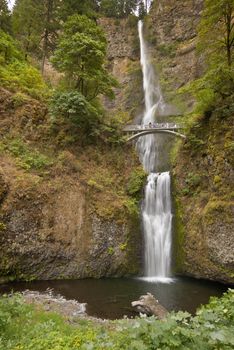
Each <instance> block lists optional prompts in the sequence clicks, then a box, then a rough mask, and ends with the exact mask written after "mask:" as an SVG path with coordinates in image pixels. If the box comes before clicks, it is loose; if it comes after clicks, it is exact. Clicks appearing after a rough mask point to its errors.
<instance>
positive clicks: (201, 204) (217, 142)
mask: <svg viewBox="0 0 234 350" xmlns="http://www.w3.org/2000/svg"><path fill="white" fill-rule="evenodd" d="M232 123H233V116H232V115H229V116H228V117H226V118H225V119H223V118H222V119H220V118H219V117H218V116H217V114H216V113H213V115H212V117H211V118H210V119H209V120H205V119H203V120H200V121H199V127H197V125H196V127H194V128H191V130H190V134H189V137H188V139H187V141H186V142H185V143H184V145H182V146H181V148H180V151H179V153H178V155H177V160H176V162H175V166H174V171H173V172H174V177H175V186H174V195H175V198H176V202H177V203H178V206H177V207H179V211H178V210H177V213H176V215H177V218H176V222H179V223H180V224H179V225H177V227H176V229H177V235H178V237H179V238H178V241H177V245H178V247H179V249H181V248H183V252H184V254H183V255H182V256H181V255H179V256H178V254H177V260H178V264H177V265H178V270H179V271H183V272H184V273H187V274H189V275H193V276H196V277H199V278H209V279H212V280H219V281H223V282H228V283H233V282H234V255H233V251H234V239H233V238H234V237H233V232H234V205H233V204H234V203H233V195H232V193H231V188H230V186H231V183H232V181H233V164H234V162H233V154H232V153H231V152H229V148H227V147H226V146H225V145H226V144H227V140H230V133H231V132H232ZM196 138H199V139H200V140H201V141H202V142H201V143H199V145H198V144H196V145H194V142H193V141H194V139H196ZM181 242H182V244H181ZM181 258H182V259H181Z"/></svg>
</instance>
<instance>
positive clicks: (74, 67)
mask: <svg viewBox="0 0 234 350" xmlns="http://www.w3.org/2000/svg"><path fill="white" fill-rule="evenodd" d="M106 47H107V42H106V38H105V35H104V32H103V30H102V29H101V28H100V27H99V26H98V25H97V24H96V23H95V22H94V21H92V20H90V19H89V18H87V17H86V16H80V15H74V16H71V17H70V18H69V19H68V21H67V22H66V23H65V25H64V28H63V34H62V35H61V38H60V40H59V43H58V46H57V49H56V51H55V53H54V57H53V59H52V62H53V64H54V66H55V67H56V68H57V69H58V70H59V71H60V72H63V73H65V75H66V77H67V81H69V84H70V87H71V88H73V89H76V90H78V91H79V92H80V93H81V94H82V95H84V96H85V98H87V99H88V100H92V99H94V98H95V97H96V96H98V95H99V94H104V95H108V96H110V97H111V96H113V92H112V86H113V85H115V80H114V79H113V78H112V77H111V76H110V75H109V73H108V71H107V70H106V68H105V67H104V64H105V58H106Z"/></svg>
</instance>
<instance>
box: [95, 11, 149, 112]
mask: <svg viewBox="0 0 234 350" xmlns="http://www.w3.org/2000/svg"><path fill="white" fill-rule="evenodd" d="M99 22H100V25H101V26H102V27H103V29H104V31H105V33H106V37H107V42H108V52H107V55H108V68H109V70H110V71H111V72H112V74H113V75H114V76H115V77H116V78H117V80H118V82H119V87H118V88H116V89H115V95H116V98H115V100H113V101H109V100H108V99H105V100H104V103H105V106H106V108H107V109H108V110H110V111H116V112H121V111H122V112H126V111H127V112H128V113H130V115H131V117H136V116H137V114H138V113H139V111H141V109H142V102H143V95H142V88H141V86H142V74H141V67H140V62H139V57H140V56H139V54H140V52H139V40H138V33H137V21H136V20H135V19H134V18H133V20H131V18H130V19H121V20H117V19H113V18H101V19H100V20H99Z"/></svg>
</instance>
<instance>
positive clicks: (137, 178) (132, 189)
mask: <svg viewBox="0 0 234 350" xmlns="http://www.w3.org/2000/svg"><path fill="white" fill-rule="evenodd" d="M146 176H147V174H146V173H145V171H144V170H143V168H142V167H139V168H137V169H134V170H133V172H132V173H131V174H130V177H129V179H128V182H127V193H128V194H129V195H130V196H132V197H136V198H137V199H140V196H141V191H142V188H143V185H144V182H145V179H146Z"/></svg>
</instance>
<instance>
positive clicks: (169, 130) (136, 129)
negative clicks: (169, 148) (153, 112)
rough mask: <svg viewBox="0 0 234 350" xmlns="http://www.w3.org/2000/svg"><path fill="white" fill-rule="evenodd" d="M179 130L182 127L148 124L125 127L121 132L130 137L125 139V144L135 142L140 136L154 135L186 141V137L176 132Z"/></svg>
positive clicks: (166, 124) (168, 124)
mask: <svg viewBox="0 0 234 350" xmlns="http://www.w3.org/2000/svg"><path fill="white" fill-rule="evenodd" d="M181 129H183V126H182V125H179V124H175V123H150V124H148V125H127V126H126V127H125V128H124V129H123V132H126V133H128V134H129V135H131V136H130V137H129V138H128V139H127V142H129V141H133V140H136V139H138V138H139V137H141V136H145V135H148V134H156V133H161V134H170V135H174V136H177V137H181V138H183V139H186V136H185V135H184V134H181V133H180V132H178V130H181Z"/></svg>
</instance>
